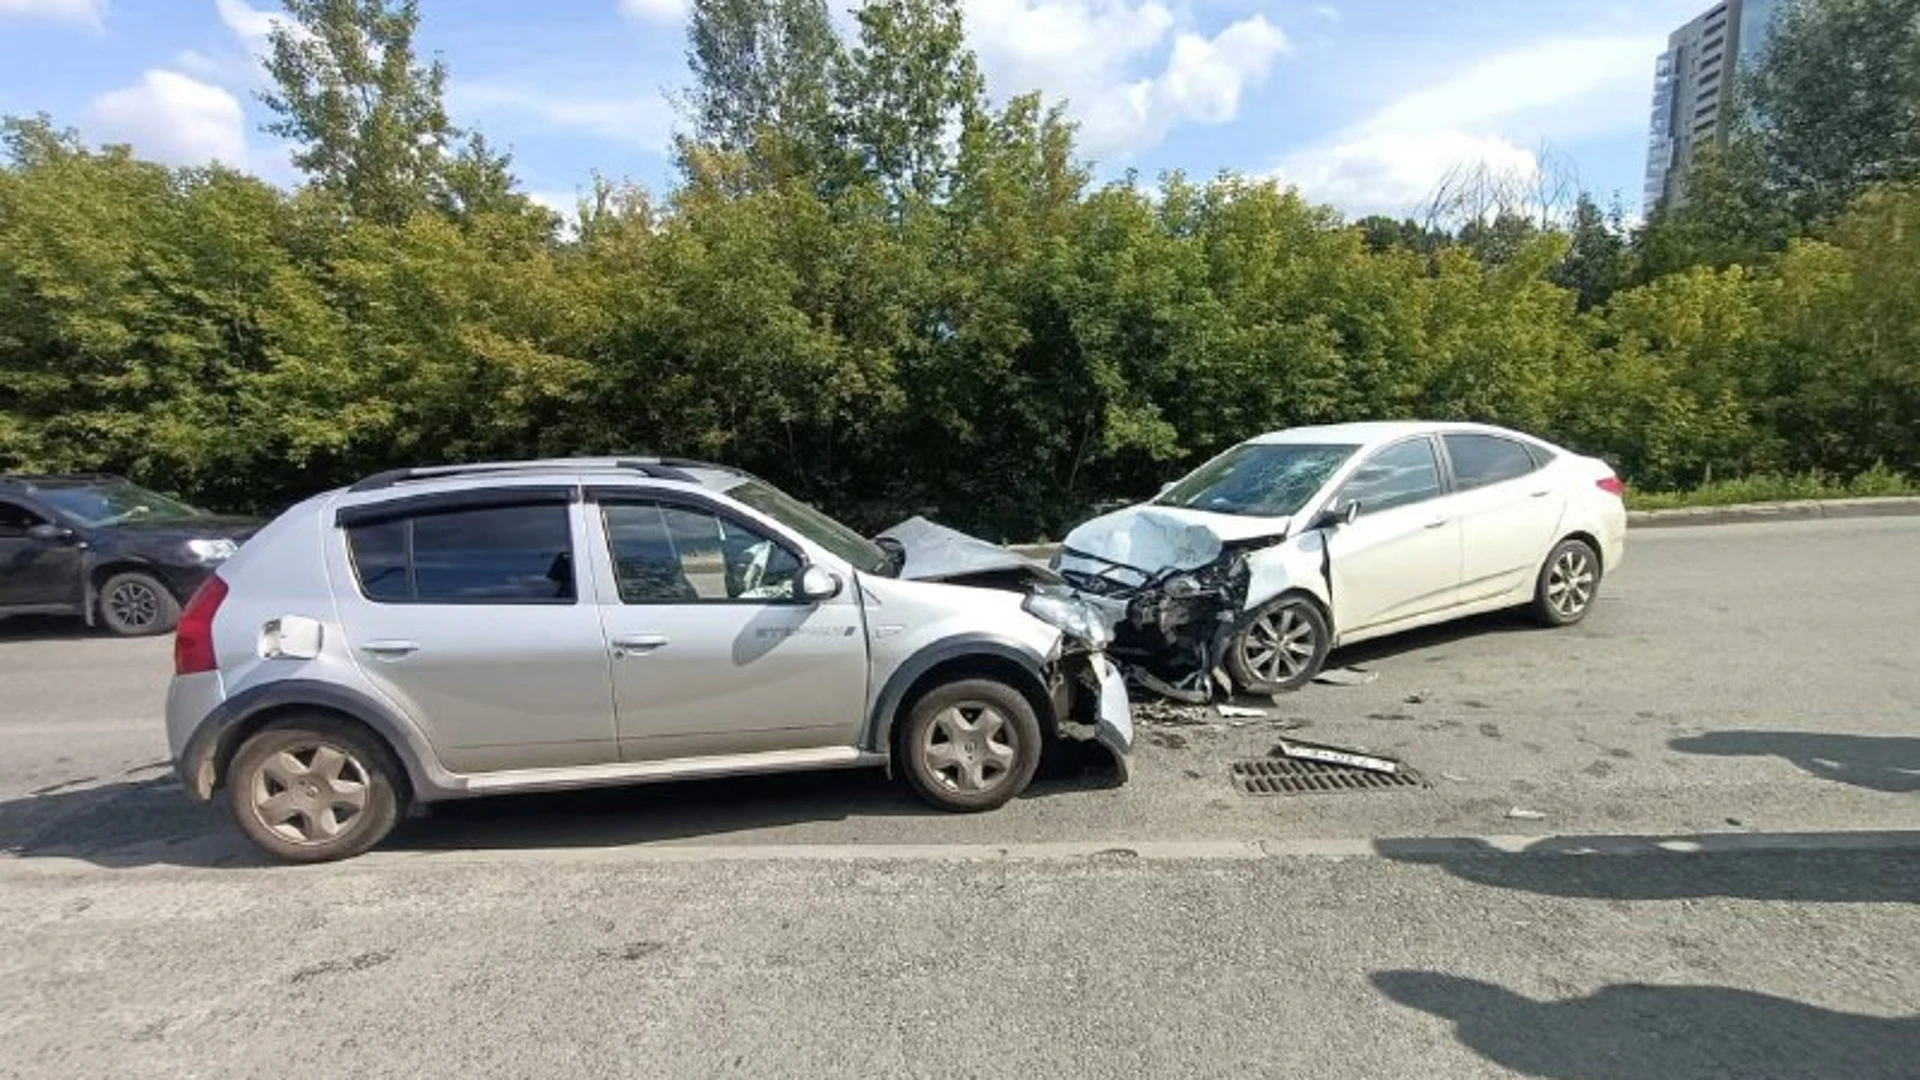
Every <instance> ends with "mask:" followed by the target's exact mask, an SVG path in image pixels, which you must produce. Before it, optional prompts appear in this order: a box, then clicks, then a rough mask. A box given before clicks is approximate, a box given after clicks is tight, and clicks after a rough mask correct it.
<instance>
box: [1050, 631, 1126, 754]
mask: <svg viewBox="0 0 1920 1080" xmlns="http://www.w3.org/2000/svg"><path fill="white" fill-rule="evenodd" d="M1050 689H1051V691H1052V693H1053V704H1054V715H1055V716H1057V717H1059V720H1060V723H1059V734H1060V737H1061V738H1063V739H1071V740H1074V741H1078V742H1088V743H1095V744H1097V745H1099V746H1100V747H1102V748H1104V749H1105V750H1106V751H1107V753H1108V754H1109V755H1110V756H1111V757H1112V758H1113V767H1114V772H1115V774H1116V778H1117V780H1118V782H1119V783H1125V782H1126V781H1127V777H1128V776H1129V774H1130V773H1131V771H1132V764H1131V756H1132V753H1133V709H1132V705H1131V703H1130V702H1129V701H1128V700H1127V680H1126V676H1125V675H1123V674H1122V673H1121V671H1120V668H1119V666H1118V665H1117V664H1115V663H1114V662H1113V661H1112V660H1110V659H1108V658H1107V656H1106V654H1104V653H1100V652H1076V653H1068V654H1066V655H1064V656H1062V657H1061V658H1060V659H1059V661H1058V662H1057V663H1056V664H1055V666H1054V679H1053V685H1052V686H1051V687H1050Z"/></svg>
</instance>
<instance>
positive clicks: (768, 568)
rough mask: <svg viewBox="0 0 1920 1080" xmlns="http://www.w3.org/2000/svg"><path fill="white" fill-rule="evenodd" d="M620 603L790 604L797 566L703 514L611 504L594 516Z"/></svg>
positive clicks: (748, 534) (730, 524) (753, 536)
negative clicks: (609, 554)
mask: <svg viewBox="0 0 1920 1080" xmlns="http://www.w3.org/2000/svg"><path fill="white" fill-rule="evenodd" d="M600 512H601V516H602V517H603V518H604V520H605V521H606V528H607V546H608V547H609V548H610V549H611V550H612V551H613V570H614V579H615V580H616V581H617V582H618V583H619V586H620V599H621V600H622V601H623V602H625V603H629V604H695V603H701V602H706V601H722V602H724V601H729V600H744V601H780V600H792V599H793V598H794V596H795V592H794V587H795V583H796V582H797V581H798V580H799V577H800V558H799V556H797V555H795V554H794V553H793V552H791V551H789V550H787V549H786V548H785V547H783V546H781V545H780V544H777V543H775V542H774V541H772V540H770V539H768V538H767V537H766V536H764V535H762V534H761V533H760V532H759V531H758V530H755V529H750V528H748V527H747V526H745V525H742V524H740V522H738V521H736V520H734V519H732V518H727V517H722V516H720V515H718V514H715V513H711V512H709V511H706V510H696V509H692V508H689V507H683V506H672V505H666V504H661V503H645V502H617V503H608V504H606V505H605V506H603V507H602V508H601V511H600Z"/></svg>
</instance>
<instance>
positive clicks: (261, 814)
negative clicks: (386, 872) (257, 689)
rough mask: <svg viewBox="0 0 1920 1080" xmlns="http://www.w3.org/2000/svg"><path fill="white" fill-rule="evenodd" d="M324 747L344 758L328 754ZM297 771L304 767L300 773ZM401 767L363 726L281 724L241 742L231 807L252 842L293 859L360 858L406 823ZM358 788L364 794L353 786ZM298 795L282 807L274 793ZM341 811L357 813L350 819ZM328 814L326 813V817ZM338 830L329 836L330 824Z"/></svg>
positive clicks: (311, 719) (306, 720)
mask: <svg viewBox="0 0 1920 1080" xmlns="http://www.w3.org/2000/svg"><path fill="white" fill-rule="evenodd" d="M323 749H324V750H330V751H332V753H333V754H337V755H339V757H338V759H337V760H338V764H337V765H336V764H335V761H336V759H334V758H331V757H322V753H323ZM294 766H298V768H295V767H294ZM399 778H400V770H399V767H398V766H397V765H396V764H395V763H394V760H393V755H391V754H389V753H388V752H387V748H386V747H385V746H383V745H381V743H380V741H379V740H378V739H377V738H375V737H373V736H372V735H369V734H368V733H367V732H366V731H365V730H364V729H362V728H360V727H359V726H357V725H355V724H352V723H348V722H345V721H341V720H336V719H333V718H332V717H327V716H306V717H295V718H291V719H287V720H278V721H275V722H273V723H271V724H269V725H267V726H266V727H264V728H262V729H261V730H260V731H259V732H257V733H256V734H254V735H253V736H252V737H251V738H249V739H248V740H247V741H246V742H245V743H242V744H241V746H240V750H239V752H238V753H236V754H234V756H233V761H232V763H231V764H230V765H229V766H228V768H227V775H226V786H227V805H228V808H229V809H230V810H231V811H232V813H233V820H234V821H235V822H236V823H237V824H238V825H239V826H240V831H241V832H243V833H245V834H246V835H247V839H249V840H251V841H253V842H254V844H255V845H256V846H257V847H259V848H260V849H261V850H262V851H265V852H266V853H267V854H269V855H272V856H274V857H275V858H278V859H284V860H286V861H288V862H302V863H312V862H328V861H331V860H333V859H345V858H348V857H350V856H354V855H358V854H360V853H361V852H363V851H365V850H367V849H368V848H370V847H372V846H373V845H375V844H377V843H379V842H380V841H382V840H384V839H386V836H387V834H388V833H390V832H392V831H393V826H394V823H395V822H396V821H398V820H399V818H400V804H401V797H400V790H399V788H398V782H399ZM353 788H357V789H358V791H357V793H354V792H351V791H350V790H349V789H353ZM289 792H291V793H292V798H290V799H286V800H282V802H281V803H280V804H279V805H280V806H281V807H286V808H287V812H286V816H285V817H280V816H279V813H278V807H275V806H273V805H271V804H270V803H269V802H266V801H264V800H269V799H271V798H272V797H273V796H277V795H282V794H286V793H289ZM341 809H350V810H351V812H350V813H349V814H348V815H345V817H344V820H342V815H341V814H340V813H339V811H340V810H341ZM321 811H324V812H326V814H327V816H326V817H322V816H320V813H319V812H321ZM329 818H330V819H331V822H332V824H333V826H334V827H335V828H337V831H336V832H333V833H332V835H326V833H327V822H328V820H329Z"/></svg>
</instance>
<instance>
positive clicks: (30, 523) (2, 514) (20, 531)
mask: <svg viewBox="0 0 1920 1080" xmlns="http://www.w3.org/2000/svg"><path fill="white" fill-rule="evenodd" d="M44 524H46V522H44V521H42V520H41V518H40V515H39V514H36V513H34V512H33V511H31V510H29V509H27V508H26V507H24V506H21V505H20V504H18V503H10V502H6V501H4V500H0V540H6V539H16V538H18V537H22V536H25V535H27V530H28V529H31V528H33V527H34V526H35V525H44Z"/></svg>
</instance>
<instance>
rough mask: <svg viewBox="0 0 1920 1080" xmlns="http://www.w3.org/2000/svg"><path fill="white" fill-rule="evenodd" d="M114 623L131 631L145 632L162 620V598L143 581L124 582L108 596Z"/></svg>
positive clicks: (108, 608) (109, 610)
mask: <svg viewBox="0 0 1920 1080" xmlns="http://www.w3.org/2000/svg"><path fill="white" fill-rule="evenodd" d="M107 611H108V613H109V614H110V615H111V616H112V617H113V621H114V622H115V623H116V624H118V625H120V626H124V627H126V628H127V629H129V630H145V629H147V628H148V627H150V626H152V625H153V624H154V623H155V621H157V620H158V619H159V618H160V597H159V594H157V593H155V592H154V591H153V586H151V585H148V584H147V583H145V582H143V581H123V582H121V583H120V584H118V585H116V586H114V588H113V591H112V592H110V593H108V594H107Z"/></svg>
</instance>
